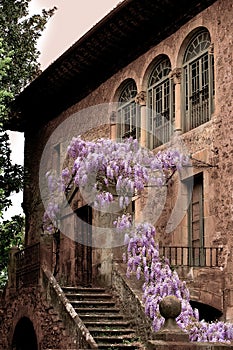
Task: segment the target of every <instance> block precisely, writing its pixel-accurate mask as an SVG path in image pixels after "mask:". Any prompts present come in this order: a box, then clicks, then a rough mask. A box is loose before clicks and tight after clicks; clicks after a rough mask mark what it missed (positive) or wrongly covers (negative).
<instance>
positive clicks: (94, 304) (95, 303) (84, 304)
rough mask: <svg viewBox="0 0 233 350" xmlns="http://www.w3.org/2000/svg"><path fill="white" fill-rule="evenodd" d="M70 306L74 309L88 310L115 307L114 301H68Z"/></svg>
mask: <svg viewBox="0 0 233 350" xmlns="http://www.w3.org/2000/svg"><path fill="white" fill-rule="evenodd" d="M70 303H71V305H73V306H74V307H88V308H93V309H94V308H99V307H102V306H103V307H105V308H106V307H113V306H114V305H115V302H114V301H111V300H109V301H105V300H70Z"/></svg>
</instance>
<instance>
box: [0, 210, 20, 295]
mask: <svg viewBox="0 0 233 350" xmlns="http://www.w3.org/2000/svg"><path fill="white" fill-rule="evenodd" d="M23 241H24V217H23V216H20V215H15V216H13V217H12V218H11V220H5V221H3V222H2V223H0V288H2V287H3V286H4V285H5V283H6V281H7V263H8V255H9V250H10V248H11V247H13V246H14V247H19V248H22V247H23Z"/></svg>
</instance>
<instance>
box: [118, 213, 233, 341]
mask: <svg viewBox="0 0 233 350" xmlns="http://www.w3.org/2000/svg"><path fill="white" fill-rule="evenodd" d="M114 225H115V227H116V229H117V230H118V231H119V232H124V233H125V243H126V244H127V251H126V253H125V254H124V261H125V262H126V263H127V273H126V274H127V276H128V277H130V276H131V275H132V274H133V275H135V276H136V278H137V279H140V278H143V279H144V283H143V301H144V304H145V313H146V315H147V316H149V317H150V318H151V320H152V327H153V330H154V331H158V330H159V329H160V328H161V327H162V325H163V323H164V321H165V320H164V318H163V317H162V316H161V315H160V312H159V303H160V301H161V300H162V299H163V298H164V297H166V296H168V295H174V296H176V297H177V298H178V299H179V300H180V301H181V306H182V311H181V314H180V315H179V316H178V318H177V324H178V325H179V326H180V327H181V329H183V330H184V331H185V332H187V333H188V334H189V339H190V341H199V342H223V343H229V342H230V341H232V340H233V325H232V323H228V322H223V321H216V322H211V323H208V322H206V321H204V320H199V313H198V310H197V309H194V310H193V309H192V307H191V305H190V296H189V290H188V288H187V286H186V283H185V281H181V280H180V279H179V276H178V274H177V272H176V271H175V270H172V269H171V267H170V264H169V260H168V259H167V258H164V257H161V256H160V254H159V246H158V243H156V230H155V227H154V226H153V225H151V224H149V223H140V224H137V225H133V222H132V219H131V216H130V215H129V214H127V215H125V214H123V215H122V217H119V218H118V219H117V220H116V221H115V222H114Z"/></svg>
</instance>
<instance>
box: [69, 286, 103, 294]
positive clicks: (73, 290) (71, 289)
mask: <svg viewBox="0 0 233 350" xmlns="http://www.w3.org/2000/svg"><path fill="white" fill-rule="evenodd" d="M62 290H63V291H64V293H82V294H84V293H87V294H92V293H105V291H106V289H104V288H99V287H93V288H92V287H62Z"/></svg>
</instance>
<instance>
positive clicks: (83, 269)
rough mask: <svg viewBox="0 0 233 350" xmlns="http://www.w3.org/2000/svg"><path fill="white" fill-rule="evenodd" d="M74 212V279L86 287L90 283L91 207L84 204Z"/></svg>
mask: <svg viewBox="0 0 233 350" xmlns="http://www.w3.org/2000/svg"><path fill="white" fill-rule="evenodd" d="M76 214H77V220H76V224H75V236H76V246H75V257H76V271H75V272H76V280H77V284H78V285H80V286H85V287H88V286H91V284H92V246H91V243H92V229H91V228H92V226H91V225H92V208H91V207H89V206H88V205H85V206H83V207H81V208H79V209H77V210H76Z"/></svg>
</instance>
